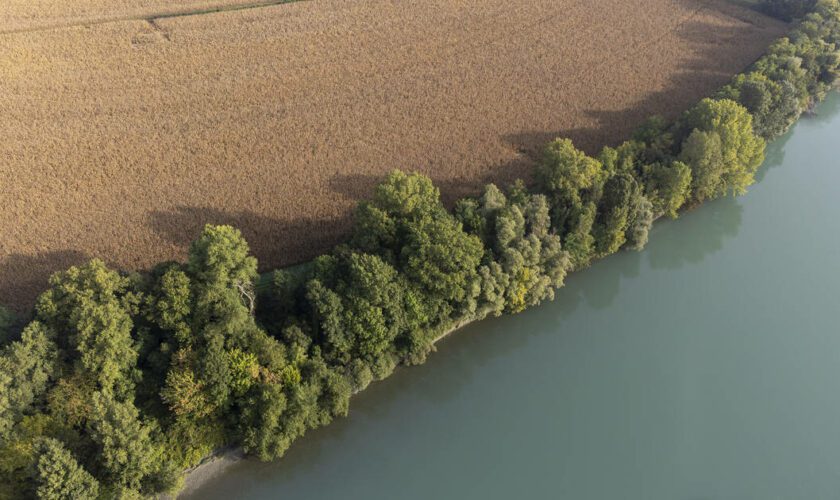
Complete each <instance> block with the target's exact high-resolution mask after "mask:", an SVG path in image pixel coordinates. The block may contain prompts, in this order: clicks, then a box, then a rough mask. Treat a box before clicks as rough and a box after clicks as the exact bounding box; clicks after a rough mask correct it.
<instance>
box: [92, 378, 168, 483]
mask: <svg viewBox="0 0 840 500" xmlns="http://www.w3.org/2000/svg"><path fill="white" fill-rule="evenodd" d="M92 402H93V407H92V410H93V411H92V415H91V419H90V420H91V422H90V429H89V432H90V436H91V439H92V440H93V442H95V443H96V444H97V446H98V447H99V453H98V456H97V459H98V460H97V462H98V468H99V470H101V473H102V477H103V479H104V480H105V482H106V483H107V485H108V487H109V488H110V489H112V490H113V492H114V493H119V494H126V493H131V492H141V491H143V485H144V481H145V480H146V479H147V477H149V476H151V475H153V474H156V473H157V472H158V471H159V470H160V469H161V465H162V464H160V463H159V457H160V454H161V453H160V450H159V449H158V448H157V446H156V445H155V444H154V443H153V441H152V433H153V432H154V427H153V426H151V425H148V424H147V423H145V422H143V421H142V420H141V418H140V415H139V412H138V411H137V408H135V407H134V405H133V404H131V403H125V402H119V401H116V400H114V399H113V398H111V397H110V396H108V395H106V394H104V393H94V394H93V399H92Z"/></svg>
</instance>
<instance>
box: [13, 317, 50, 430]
mask: <svg viewBox="0 0 840 500" xmlns="http://www.w3.org/2000/svg"><path fill="white" fill-rule="evenodd" d="M53 337H54V335H53V333H52V332H50V331H49V330H48V329H47V328H46V327H45V326H44V325H43V324H41V323H39V322H37V321H34V322H32V323H30V324H29V325H28V326H27V327H26V328H25V329H24V331H23V333H22V335H21V339H20V340H18V341H16V342H13V343H11V344H9V345H8V346H6V347H5V348H3V350H2V351H0V445H1V444H3V443H4V442H5V441H6V440H8V439H9V437H10V432H11V429H12V427H13V426H14V424H15V423H16V422H17V421H18V420H20V418H21V417H22V416H23V415H25V414H27V413H29V412H32V410H33V407H34V406H35V404H36V403H37V402H39V400H42V399H43V396H44V394H45V393H46V391H47V389H48V388H49V385H50V384H51V383H52V382H53V381H54V380H55V378H56V375H57V373H56V371H57V364H58V350H57V348H56V346H55V343H54V342H53V340H52V339H53ZM41 402H42V401H41Z"/></svg>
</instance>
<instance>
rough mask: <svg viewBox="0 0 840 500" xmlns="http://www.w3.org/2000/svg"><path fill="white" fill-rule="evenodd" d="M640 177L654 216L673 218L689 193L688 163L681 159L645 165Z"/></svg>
mask: <svg viewBox="0 0 840 500" xmlns="http://www.w3.org/2000/svg"><path fill="white" fill-rule="evenodd" d="M641 177H642V179H643V181H642V183H643V184H644V186H645V197H646V198H647V199H648V200H650V202H651V205H652V210H653V213H654V216H659V215H666V216H668V217H671V218H673V219H675V218H676V217H677V211H678V210H679V209H680V208H681V207H682V206H683V205H684V204H685V202H686V201H687V200H688V197H689V196H690V194H691V178H692V177H691V169H690V168H689V167H688V165H686V164H685V163H683V162H681V161H675V162H672V163H670V164H668V165H663V164H661V163H654V164H651V165H645V166H644V168H643V173H642V176H641Z"/></svg>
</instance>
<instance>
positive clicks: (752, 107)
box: [0, 0, 840, 499]
mask: <svg viewBox="0 0 840 500" xmlns="http://www.w3.org/2000/svg"><path fill="white" fill-rule="evenodd" d="M838 43H840V6H839V5H838V2H837V0H822V1H820V2H818V3H817V4H816V5H815V6H814V7H813V10H812V11H811V12H810V13H807V15H804V19H803V20H802V22H801V23H800V24H799V25H798V26H797V27H796V28H795V29H794V30H793V32H792V33H791V35H790V37H789V38H786V39H783V40H781V41H779V42H778V43H776V44H774V45H773V46H772V47H771V48H770V49H769V51H768V53H767V55H766V56H765V57H763V58H762V59H761V60H759V61H758V62H756V64H755V65H754V66H753V67H752V68H750V70H749V71H748V72H747V73H745V74H743V75H739V76H738V77H736V78H735V79H734V80H733V81H732V82H731V83H730V84H729V85H727V86H726V87H725V88H724V89H722V90H721V91H720V93H719V95H717V96H716V97H715V98H714V99H704V100H703V101H701V102H700V103H699V104H697V105H696V106H695V107H694V108H692V109H690V110H689V111H687V112H686V113H685V114H684V115H683V116H682V117H681V118H680V119H679V120H677V122H676V123H673V124H667V123H665V122H664V121H663V120H661V119H656V118H654V119H651V120H650V121H649V122H647V123H646V124H645V125H644V126H643V127H641V128H640V129H639V131H638V132H637V133H636V135H635V136H634V138H633V139H632V140H630V141H627V142H625V143H623V144H621V145H619V146H617V147H614V148H612V147H607V148H604V149H603V150H602V151H601V152H600V153H599V154H598V155H597V156H596V157H591V156H588V155H587V154H585V153H584V152H582V151H580V150H578V149H576V148H575V146H574V144H572V142H571V141H569V140H567V139H558V140H556V141H553V142H551V143H550V144H549V145H548V146H547V147H546V149H545V153H544V156H543V158H542V160H541V161H540V163H539V165H538V168H537V175H536V179H537V182H536V186H535V187H536V188H537V191H536V192H529V190H528V189H527V188H526V187H525V185H524V184H522V183H516V184H514V185H513V186H510V187H509V188H507V189H500V188H499V187H497V186H494V185H489V186H487V187H486V188H485V190H484V193H483V194H482V195H480V196H478V197H476V198H466V199H463V200H460V201H459V202H457V204H456V205H455V209H454V211H453V212H450V211H447V210H446V208H445V207H444V205H443V204H442V203H441V200H440V193H439V192H438V190H437V188H435V186H434V185H433V183H432V182H431V180H430V179H428V178H426V177H423V176H421V175H417V174H405V173H402V172H394V173H392V174H391V175H390V176H388V178H387V179H385V181H384V182H383V183H382V184H380V185H379V186H378V187H377V188H376V191H375V193H374V195H373V198H372V199H371V200H370V201H366V202H363V203H361V204H360V206H359V207H358V211H357V213H356V218H355V221H356V222H355V227H354V230H353V234H352V237H351V238H350V240H349V242H348V243H347V244H345V245H341V246H339V247H337V248H336V249H335V250H334V251H333V252H331V253H330V254H328V255H323V256H321V257H318V258H317V259H315V260H314V261H312V262H309V263H307V264H304V265H301V266H297V267H295V268H292V269H287V270H279V271H275V272H274V273H271V274H269V275H264V276H262V277H260V276H259V275H258V274H257V262H256V260H255V259H254V258H253V257H251V256H250V255H249V249H248V245H247V243H246V242H245V241H244V239H243V238H242V236H241V234H240V233H239V231H237V230H236V229H234V228H231V227H228V226H207V227H206V228H205V229H204V231H203V233H202V234H201V235H200V236H199V238H198V239H197V240H196V241H195V242H194V243H193V245H192V246H191V248H190V252H189V258H188V260H187V262H186V263H172V262H170V263H164V264H161V265H159V266H157V267H156V268H155V269H153V270H151V271H150V272H148V273H144V274H121V273H118V272H116V271H114V270H111V269H109V268H108V267H107V266H106V265H105V264H104V263H102V262H100V261H98V260H93V261H91V262H89V263H88V264H85V265H83V266H78V267H73V268H70V269H68V270H67V271H64V272H60V273H57V274H55V275H54V276H53V277H52V278H51V279H50V287H49V289H48V290H47V291H46V292H44V293H43V294H42V295H41V297H40V298H39V299H38V302H37V306H36V308H35V310H34V312H33V313H32V317H31V318H28V319H29V321H28V323H26V324H25V326H24V327H23V328H15V326H14V325H15V324H16V322H15V320H14V318H12V317H11V315H10V314H8V312H7V311H5V310H3V309H0V342H2V345H3V347H2V350H0V498H30V497H38V498H48V499H65V498H74V499H81V498H90V499H94V498H138V497H140V496H143V495H149V494H153V493H157V492H161V491H167V490H173V489H176V488H177V487H178V483H179V480H180V476H181V472H182V471H183V470H184V469H185V468H187V467H190V466H192V465H194V464H196V463H197V462H198V461H199V460H200V459H201V458H202V457H204V456H207V455H209V454H211V453H212V452H213V451H214V450H219V449H222V448H224V447H227V446H240V447H243V448H244V449H245V450H246V451H247V452H248V453H251V454H253V455H256V456H258V457H259V458H261V459H265V460H269V459H275V458H277V457H280V456H281V455H282V454H283V453H284V452H285V451H286V449H288V447H289V446H290V445H291V443H292V442H293V441H294V440H295V439H297V438H299V437H300V436H302V435H303V434H304V433H305V432H306V431H307V430H309V429H312V428H315V427H318V426H321V425H325V424H327V423H329V422H330V421H331V420H332V419H333V418H335V417H336V416H341V415H345V414H346V413H347V411H348V405H349V399H350V395H351V394H352V393H353V392H355V391H359V390H362V389H364V388H365V387H366V386H367V385H368V384H369V383H370V382H371V381H372V380H377V379H381V378H383V377H386V376H388V375H389V374H390V373H391V371H392V370H393V369H394V367H395V366H397V365H398V364H414V363H420V362H422V361H423V360H424V359H425V358H426V356H427V354H428V353H429V352H430V351H431V350H432V349H433V344H434V341H435V340H436V339H437V338H438V337H439V336H441V335H442V334H445V333H446V332H447V331H449V330H450V329H451V328H452V327H453V326H456V325H459V324H463V323H464V322H466V321H470V320H475V319H479V318H482V317H484V316H486V315H489V314H502V313H516V312H519V311H522V310H524V309H525V308H527V307H529V306H532V305H535V304H538V303H540V302H541V301H543V300H550V299H552V298H553V296H554V291H555V289H556V288H557V287H560V286H562V285H563V281H564V278H565V276H566V274H567V273H568V272H569V271H570V270H573V269H580V268H582V267H585V266H587V265H588V264H589V263H590V262H592V260H593V259H597V258H601V257H604V256H607V255H609V254H611V253H614V252H616V251H618V250H620V249H622V248H629V249H641V248H642V247H644V245H645V243H646V242H647V238H648V232H649V230H650V227H651V224H652V223H653V221H654V219H656V218H657V217H660V216H669V217H676V216H677V215H678V213H679V211H680V209H681V208H683V207H685V206H686V204H689V205H691V204H696V203H700V202H702V201H704V200H707V199H710V198H715V197H719V196H724V195H726V194H741V193H743V192H744V191H745V190H746V188H747V187H748V186H749V185H750V184H751V183H752V182H753V179H754V174H755V171H756V169H757V168H758V166H759V164H760V163H761V162H762V159H763V151H764V145H765V140H766V139H771V138H773V137H776V136H778V135H779V134H781V133H782V132H783V131H784V130H786V129H787V128H788V127H789V126H790V124H791V123H792V122H793V121H794V120H795V119H796V118H797V117H798V116H799V115H800V113H802V112H803V111H804V110H806V109H807V108H808V107H809V106H810V105H811V104H812V102H813V101H814V100H817V99H820V98H821V97H822V96H823V95H824V94H825V93H826V92H827V90H828V89H829V87H830V86H831V85H832V84H833V83H834V82H835V80H836V78H837V75H838V71H840V55H838Z"/></svg>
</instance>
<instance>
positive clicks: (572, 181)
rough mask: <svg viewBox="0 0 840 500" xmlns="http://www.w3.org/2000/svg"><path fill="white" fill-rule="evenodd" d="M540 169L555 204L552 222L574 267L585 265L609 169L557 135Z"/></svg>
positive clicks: (590, 253)
mask: <svg viewBox="0 0 840 500" xmlns="http://www.w3.org/2000/svg"><path fill="white" fill-rule="evenodd" d="M536 173H537V179H538V180H539V183H540V187H541V188H542V189H543V190H544V191H545V193H546V194H547V195H548V197H549V201H550V202H551V205H552V213H551V218H552V226H553V227H554V229H555V230H556V231H557V234H558V235H560V238H561V240H562V242H563V247H564V248H565V249H566V251H568V252H569V254H570V256H571V261H572V267H573V268H575V269H578V268H581V267H585V266H586V265H587V264H588V263H589V261H590V260H591V258H592V256H593V254H594V250H595V238H594V237H593V236H592V234H591V232H592V226H593V224H594V223H595V214H596V206H597V203H598V200H599V199H600V197H601V190H602V188H603V185H604V182H605V181H606V178H607V172H606V170H605V169H604V167H603V165H602V164H601V162H599V161H598V160H596V159H594V158H591V157H589V156H587V155H586V154H585V153H583V152H582V151H580V150H578V149H577V148H575V146H574V144H572V141H570V140H568V139H557V140H555V141H553V142H551V143H550V144H549V145H548V147H546V149H545V152H544V154H543V159H542V162H541V163H540V164H539V165H538V166H537V172H536Z"/></svg>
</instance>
